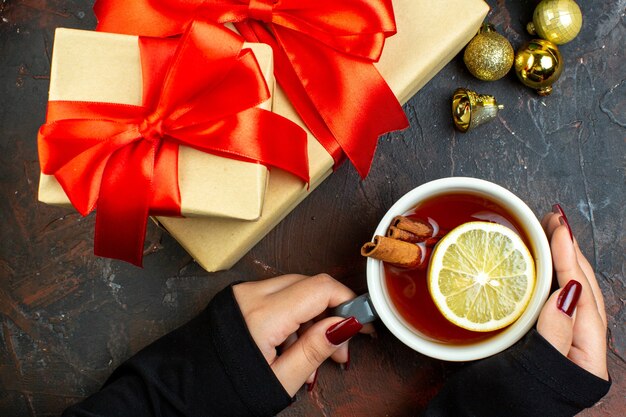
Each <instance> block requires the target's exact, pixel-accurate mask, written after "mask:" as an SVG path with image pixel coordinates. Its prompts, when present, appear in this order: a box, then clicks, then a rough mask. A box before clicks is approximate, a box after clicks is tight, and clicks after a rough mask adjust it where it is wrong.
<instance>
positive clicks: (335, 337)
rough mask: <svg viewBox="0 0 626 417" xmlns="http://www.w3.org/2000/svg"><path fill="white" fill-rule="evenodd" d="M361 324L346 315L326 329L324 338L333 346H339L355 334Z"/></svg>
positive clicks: (360, 327) (361, 326)
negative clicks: (345, 317)
mask: <svg viewBox="0 0 626 417" xmlns="http://www.w3.org/2000/svg"><path fill="white" fill-rule="evenodd" d="M362 328H363V325H362V324H361V323H359V321H358V320H357V319H356V318H354V317H348V318H347V319H344V320H342V321H340V322H339V323H335V324H333V325H332V326H330V327H329V328H328V330H326V339H328V341H329V342H330V343H332V344H333V345H335V346H339V345H340V344H342V343H343V342H345V341H346V340H348V339H350V338H351V337H352V336H354V335H355V334H357V333H358V332H359V330H361V329H362Z"/></svg>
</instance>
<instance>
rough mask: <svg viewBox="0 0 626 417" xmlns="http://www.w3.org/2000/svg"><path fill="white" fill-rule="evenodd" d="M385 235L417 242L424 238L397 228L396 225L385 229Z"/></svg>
mask: <svg viewBox="0 0 626 417" xmlns="http://www.w3.org/2000/svg"><path fill="white" fill-rule="evenodd" d="M387 237H390V238H392V239H398V240H404V241H405V242H410V243H417V242H421V241H422V240H424V238H422V237H420V236H418V235H416V234H415V233H411V232H409V231H406V230H402V229H398V228H397V227H396V226H389V228H388V229H387Z"/></svg>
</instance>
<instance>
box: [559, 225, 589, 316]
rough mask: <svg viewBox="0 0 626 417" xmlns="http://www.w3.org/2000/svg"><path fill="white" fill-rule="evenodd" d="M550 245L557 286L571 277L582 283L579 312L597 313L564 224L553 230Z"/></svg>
mask: <svg viewBox="0 0 626 417" xmlns="http://www.w3.org/2000/svg"><path fill="white" fill-rule="evenodd" d="M550 247H551V249H552V261H553V263H554V271H555V272H556V276H557V279H558V281H559V286H561V287H563V286H565V284H567V282H568V281H569V280H572V279H574V280H576V281H578V282H579V283H580V284H581V285H582V295H581V297H580V300H579V302H578V310H579V314H581V315H589V314H594V315H599V311H598V305H597V303H596V299H595V297H594V295H593V290H592V289H591V286H590V284H589V280H588V279H587V276H586V275H585V273H584V272H583V270H582V269H581V268H580V265H579V264H578V260H577V258H576V251H575V249H574V245H572V241H571V238H570V236H569V231H568V229H567V227H566V226H564V225H560V226H559V227H557V228H556V229H555V230H554V233H553V234H552V241H551V242H550Z"/></svg>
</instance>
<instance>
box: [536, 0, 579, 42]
mask: <svg viewBox="0 0 626 417" xmlns="http://www.w3.org/2000/svg"><path fill="white" fill-rule="evenodd" d="M582 25H583V15H582V13H581V12H580V7H578V4H576V2H574V1H573V0H543V1H542V2H541V3H539V4H538V5H537V7H536V8H535V13H534V14H533V21H532V22H530V23H528V25H527V26H526V29H527V30H528V33H530V34H531V35H537V36H539V37H540V38H543V39H546V40H549V41H550V42H552V43H555V44H557V45H563V44H564V43H567V42H569V41H571V40H572V39H574V38H575V37H576V35H578V32H580V28H581V27H582Z"/></svg>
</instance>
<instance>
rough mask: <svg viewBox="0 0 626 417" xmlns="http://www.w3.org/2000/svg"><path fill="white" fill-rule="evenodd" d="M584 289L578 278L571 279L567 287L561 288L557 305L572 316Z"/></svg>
mask: <svg viewBox="0 0 626 417" xmlns="http://www.w3.org/2000/svg"><path fill="white" fill-rule="evenodd" d="M582 291H583V286H582V285H581V284H580V282H578V281H576V280H573V279H572V280H570V281H569V282H568V283H567V284H565V287H563V289H562V290H561V293H560V294H559V296H558V298H557V300H556V306H557V308H558V309H559V310H561V311H562V312H563V313H565V314H567V315H568V316H570V317H572V315H573V314H574V310H576V304H578V300H579V299H580V294H581V293H582Z"/></svg>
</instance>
